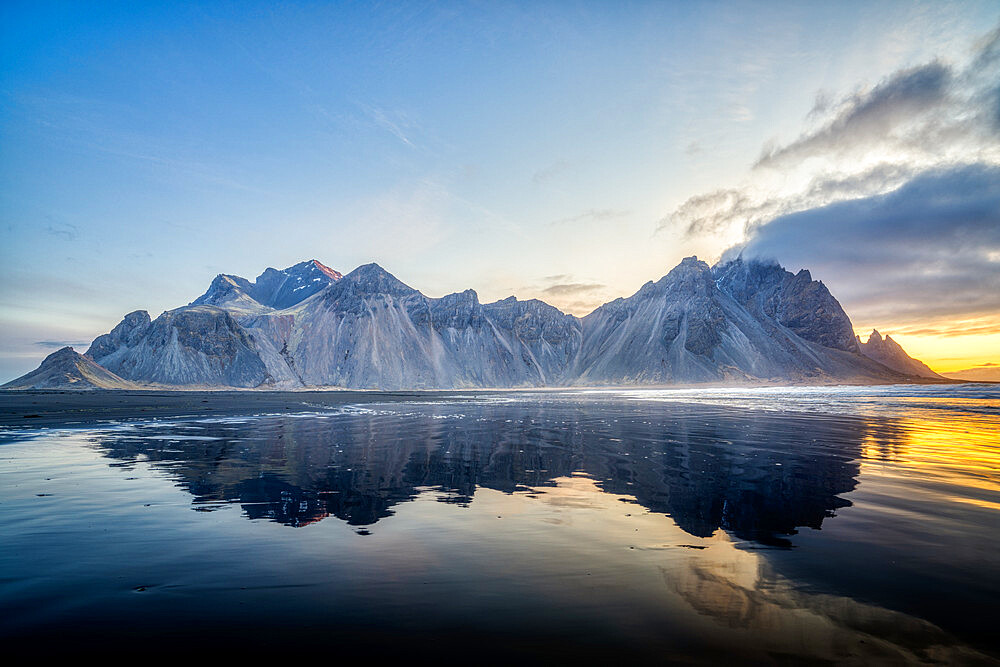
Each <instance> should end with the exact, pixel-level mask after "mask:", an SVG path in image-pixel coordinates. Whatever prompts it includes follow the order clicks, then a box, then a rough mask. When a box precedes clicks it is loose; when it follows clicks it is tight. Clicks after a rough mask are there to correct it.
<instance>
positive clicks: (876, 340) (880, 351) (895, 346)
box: [856, 330, 941, 380]
mask: <svg viewBox="0 0 1000 667" xmlns="http://www.w3.org/2000/svg"><path fill="white" fill-rule="evenodd" d="M856 340H857V343H858V346H859V348H860V350H861V354H863V355H865V356H866V357H868V358H870V359H874V360H875V361H877V362H879V363H880V364H882V365H884V366H888V367H889V368H891V369H893V370H895V371H899V372H900V373H903V374H904V375H915V376H917V377H922V378H934V379H938V380H939V379H941V376H940V375H938V374H937V373H935V372H934V371H932V370H931V369H930V368H928V367H927V364H925V363H924V362H922V361H919V360H917V359H914V358H913V357H911V356H910V355H908V354H907V353H906V352H905V351H904V350H903V348H902V347H901V346H900V345H899V343H897V342H896V341H894V340H893V339H892V337H891V336H886V337H885V338H882V334H880V333H879V332H878V331H877V330H872V332H871V334H870V335H869V336H868V342H866V343H862V342H861V337H860V336H857V337H856Z"/></svg>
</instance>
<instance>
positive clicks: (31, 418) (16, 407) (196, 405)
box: [0, 381, 995, 429]
mask: <svg viewBox="0 0 1000 667" xmlns="http://www.w3.org/2000/svg"><path fill="white" fill-rule="evenodd" d="M962 384H984V385H986V384H995V383H989V382H961V381H950V382H940V381H928V382H907V383H894V384H882V385H875V384H848V383H840V384H836V385H834V384H822V385H821V384H808V385H805V384H803V385H789V384H754V385H664V386H645V385H644V386H641V387H638V386H615V387H611V386H593V387H519V388H504V389H485V388H474V389H472V388H470V389H449V390H440V389H431V390H407V391H377V390H347V389H333V390H322V389H298V390H290V391H276V390H260V389H211V390H205V389H91V390H68V389H17V390H0V427H3V428H15V429H19V428H29V429H30V428H48V427H60V426H85V425H89V424H96V423H102V422H109V421H121V420H128V419H142V420H146V419H161V418H169V417H180V416H185V417H212V416H220V417H222V416H241V415H254V414H260V413H262V412H267V413H276V414H277V413H283V412H286V413H288V414H294V413H300V412H310V411H315V410H323V409H333V408H338V407H342V406H344V405H357V404H368V403H395V402H405V401H413V400H440V399H448V398H468V397H469V396H470V395H480V394H498V393H522V392H523V393H551V394H558V393H563V392H570V393H572V392H580V391H598V392H599V391H629V390H640V389H645V390H664V389H674V390H679V391H689V390H692V389H705V390H718V389H740V390H743V389H755V388H759V389H774V388H780V387H788V388H790V389H794V388H802V389H807V388H813V387H831V386H851V387H876V386H915V385H920V386H926V385H962Z"/></svg>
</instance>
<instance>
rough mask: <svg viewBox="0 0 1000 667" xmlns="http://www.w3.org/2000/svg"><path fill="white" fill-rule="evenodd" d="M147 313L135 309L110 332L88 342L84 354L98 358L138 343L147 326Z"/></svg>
mask: <svg viewBox="0 0 1000 667" xmlns="http://www.w3.org/2000/svg"><path fill="white" fill-rule="evenodd" d="M149 322H150V320H149V313H147V312H146V311H145V310H136V311H133V312H131V313H129V314H128V315H126V316H125V317H124V318H122V321H121V322H119V323H118V326H116V327H115V328H114V329H112V330H111V333H106V334H104V335H103V336H98V337H97V338H95V339H94V342H93V343H91V344H90V349H89V350H87V353H86V355H87V356H88V357H90V358H91V359H100V358H103V357H106V356H108V355H109V354H111V353H112V352H114V351H115V350H117V349H118V348H120V347H123V346H124V347H132V346H135V345H137V344H138V342H139V339H140V338H142V335H143V334H144V333H145V331H146V329H147V328H148V327H149Z"/></svg>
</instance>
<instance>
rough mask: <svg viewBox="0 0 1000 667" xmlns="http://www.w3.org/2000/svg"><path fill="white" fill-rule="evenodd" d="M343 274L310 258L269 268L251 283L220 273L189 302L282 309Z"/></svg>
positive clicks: (251, 309) (253, 309)
mask: <svg viewBox="0 0 1000 667" xmlns="http://www.w3.org/2000/svg"><path fill="white" fill-rule="evenodd" d="M342 277H343V276H342V275H341V274H340V272H339V271H335V270H334V269H331V268H330V267H329V266H327V265H325V264H323V263H322V262H320V261H318V260H315V259H309V260H306V261H304V262H299V263H298V264H294V265H292V266H290V267H288V268H286V269H275V268H273V267H268V268H267V269H265V270H264V272H263V273H261V274H260V275H259V276H257V279H256V280H255V281H253V282H250V281H249V280H247V279H246V278H243V277H241V276H236V275H232V274H227V273H220V274H219V275H217V276H216V277H215V279H214V280H213V281H212V284H211V285H210V286H209V288H208V291H207V292H205V293H204V294H202V295H201V296H200V297H198V298H197V299H195V300H194V301H192V302H191V303H190V304H189V305H192V306H200V305H210V306H220V307H223V308H227V309H229V310H233V311H240V312H250V313H253V312H261V311H264V310H266V309H268V308H273V309H275V310H282V309H284V308H289V307H291V306H294V305H296V304H298V303H301V302H302V301H305V300H306V299H308V298H309V297H311V296H312V295H314V294H316V293H317V292H319V291H321V290H323V289H325V288H326V287H328V286H329V285H331V284H333V283H335V282H337V281H338V280H340V279H341V278H342Z"/></svg>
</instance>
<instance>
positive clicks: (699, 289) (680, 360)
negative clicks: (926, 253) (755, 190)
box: [571, 257, 900, 384]
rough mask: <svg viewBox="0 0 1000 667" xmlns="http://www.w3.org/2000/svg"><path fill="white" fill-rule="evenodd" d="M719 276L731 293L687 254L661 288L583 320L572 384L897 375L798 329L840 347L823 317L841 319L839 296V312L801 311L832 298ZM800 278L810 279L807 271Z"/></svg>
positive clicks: (766, 275) (728, 273)
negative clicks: (813, 302) (809, 300)
mask: <svg viewBox="0 0 1000 667" xmlns="http://www.w3.org/2000/svg"><path fill="white" fill-rule="evenodd" d="M718 273H719V274H720V283H721V284H722V285H725V286H726V287H727V290H726V291H723V290H722V289H720V286H719V285H718V284H716V279H715V275H713V271H712V270H711V269H710V268H709V267H708V265H707V264H705V263H704V262H701V261H698V259H697V258H696V257H688V258H686V259H684V260H683V261H682V262H681V263H680V264H679V265H678V266H677V267H676V268H674V269H673V270H672V271H671V272H670V273H668V274H667V275H666V276H664V277H663V278H661V279H660V280H659V281H657V282H656V283H653V282H650V283H647V284H646V285H644V286H643V287H642V288H641V289H640V290H639V291H638V292H636V293H635V294H634V295H632V296H631V297H628V298H627V299H616V300H615V301H612V302H611V303H608V304H605V305H603V306H601V307H600V308H598V309H597V310H595V311H594V312H593V313H591V314H590V315H587V316H586V317H585V318H583V334H584V342H583V347H582V348H581V351H580V355H579V356H578V357H577V359H576V360H575V363H574V370H573V373H572V374H571V375H572V376H573V377H574V382H575V383H577V384H591V383H595V384H669V383H678V382H683V383H686V382H719V381H734V380H735V381H754V380H791V381H836V380H840V381H862V380H867V381H872V380H889V381H891V380H895V379H900V376H899V375H898V374H896V373H894V372H893V371H890V370H889V369H887V368H885V367H884V366H881V365H880V364H877V363H871V362H870V360H868V359H865V358H864V357H861V355H859V354H856V353H855V352H853V351H851V350H849V349H840V348H831V347H826V346H824V345H823V344H822V343H821V342H813V341H810V340H807V339H806V338H803V337H802V336H800V335H798V334H797V333H796V329H798V330H799V331H801V332H802V333H803V334H805V335H808V336H810V337H812V338H816V339H817V341H823V340H826V341H828V342H832V343H833V344H838V345H844V341H843V340H842V336H840V335H839V334H838V332H836V331H835V332H834V333H835V334H838V335H833V336H829V335H827V332H825V331H823V330H822V322H823V321H824V320H833V321H834V322H838V320H839V315H840V314H842V313H843V311H842V310H840V308H839V304H836V301H835V300H833V304H836V309H833V308H830V307H827V308H826V309H821V310H820V311H819V313H818V314H814V315H813V316H812V317H809V316H804V315H803V313H807V312H809V310H810V309H809V307H808V306H807V305H806V304H803V301H806V300H807V298H815V299H818V300H820V301H826V299H825V295H824V294H823V292H824V291H825V288H823V290H818V289H816V288H812V287H810V286H809V285H803V284H794V282H793V284H791V285H787V284H786V282H785V278H784V277H782V276H778V275H777V274H773V273H772V272H770V271H767V270H766V267H760V266H746V265H742V266H737V267H733V266H729V267H720V270H719V271H718ZM786 273H787V272H786ZM800 275H802V274H800ZM762 278H763V279H762ZM804 278H805V279H806V280H808V279H809V278H808V274H805V275H804ZM794 280H798V281H799V283H801V282H802V279H797V278H796V279H793V281H794ZM727 292H728V293H727ZM730 294H735V295H736V296H737V297H738V298H740V300H741V301H742V302H743V303H746V304H748V306H749V307H745V306H744V305H742V304H741V303H738V302H737V301H736V300H735V299H734V298H733V297H732V296H730ZM828 294H829V293H828V292H826V295H828ZM802 295H807V297H803V296H802ZM830 299H831V300H832V297H830ZM838 310H839V313H838V312H836V311H838ZM813 312H814V313H815V312H816V311H815V310H813ZM768 313H773V314H774V316H773V317H772V316H769V315H768ZM843 317H844V319H845V320H846V315H844V316H843ZM849 324H850V322H849V320H847V325H848V326H849ZM793 326H794V327H795V329H793V328H792V327H793Z"/></svg>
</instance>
